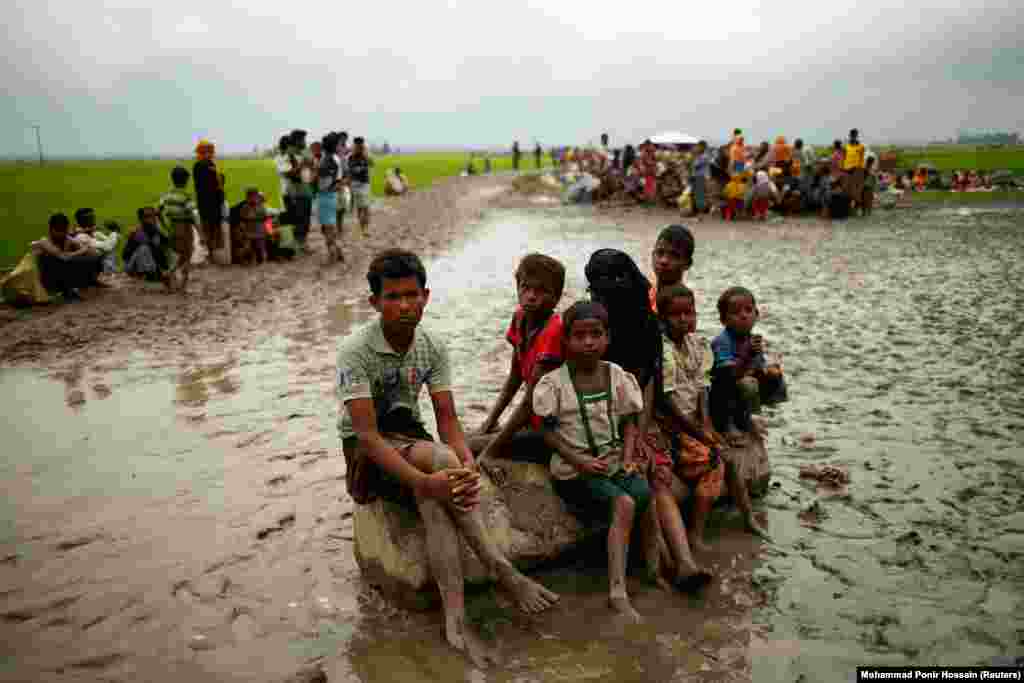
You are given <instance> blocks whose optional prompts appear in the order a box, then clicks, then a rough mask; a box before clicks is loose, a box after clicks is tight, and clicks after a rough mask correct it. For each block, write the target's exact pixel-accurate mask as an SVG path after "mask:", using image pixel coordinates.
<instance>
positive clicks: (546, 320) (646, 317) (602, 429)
mask: <svg viewBox="0 0 1024 683" xmlns="http://www.w3.org/2000/svg"><path fill="white" fill-rule="evenodd" d="M694 247H695V243H694V237H693V234H692V232H691V231H690V230H689V229H687V228H686V227H685V226H683V225H670V226H668V227H666V228H665V229H664V230H662V231H661V233H660V234H659V235H658V238H657V241H656V243H655V246H654V249H653V251H652V253H651V255H650V259H651V268H652V270H653V273H654V277H653V281H652V280H651V279H649V278H647V277H646V276H645V275H644V273H643V272H642V271H641V269H640V268H639V267H638V266H637V264H636V262H635V261H634V260H633V258H632V257H631V256H630V255H628V254H627V253H625V252H623V251H620V250H617V249H600V250H598V251H596V252H594V253H593V254H592V255H591V257H590V259H589V261H588V263H587V265H586V268H585V272H584V274H585V277H586V280H587V283H588V289H589V292H590V299H589V300H582V301H577V302H574V303H573V304H572V305H570V306H568V307H567V308H566V309H565V311H564V312H563V313H562V314H561V315H559V314H557V313H555V309H556V308H557V307H558V305H559V303H560V299H561V296H562V292H563V288H564V284H565V267H564V266H563V265H562V264H561V263H560V262H559V261H557V260H556V259H554V258H552V257H550V256H547V255H544V254H538V253H532V254H529V255H527V256H525V257H523V258H522V260H521V261H520V263H519V265H518V268H517V269H516V271H515V275H514V280H515V285H516V287H517V291H518V306H517V307H516V309H515V311H514V312H513V313H512V315H511V317H510V321H509V325H508V329H507V331H506V333H505V339H506V340H507V341H508V343H509V344H510V346H511V347H512V349H511V362H510V366H509V372H508V376H507V378H506V380H505V382H504V385H503V386H502V389H501V391H500V393H499V396H498V398H497V400H496V401H495V403H494V405H493V406H492V407H491V409H490V411H489V413H488V415H487V418H486V419H485V421H484V422H483V424H482V425H481V426H480V428H479V430H478V431H477V432H475V433H473V434H471V435H468V436H467V434H466V433H465V432H464V431H463V428H462V426H461V425H460V423H459V420H458V417H457V416H456V414H455V411H454V407H453V406H454V399H453V397H452V389H451V387H452V373H453V370H454V369H453V368H452V367H451V365H450V360H449V357H448V352H447V350H446V346H445V343H444V341H443V335H439V334H436V333H434V332H432V331H430V330H427V329H424V328H423V327H421V326H419V323H420V320H421V318H422V314H423V309H424V306H425V305H426V303H427V301H428V299H429V295H430V290H429V289H428V288H427V275H426V271H425V269H424V267H423V265H422V263H421V262H420V260H419V258H418V257H417V256H416V255H415V254H412V253H410V252H408V251H404V250H400V249H392V250H388V251H386V252H383V253H381V254H379V255H378V256H377V257H376V258H375V259H374V260H373V262H372V263H371V265H370V267H369V272H368V273H367V280H368V282H369V286H370V301H371V303H372V304H373V306H374V308H375V309H376V310H377V311H378V313H379V317H378V318H377V319H376V320H375V321H372V322H371V323H369V324H368V325H366V326H365V327H364V328H362V329H360V330H358V331H357V332H355V333H353V334H352V335H351V336H349V337H348V338H346V339H345V340H344V341H343V342H342V343H341V345H340V346H339V351H338V370H337V392H338V399H339V412H340V416H339V434H340V438H341V440H342V444H343V451H344V454H345V457H346V460H347V467H348V473H349V474H348V476H347V479H346V482H347V487H348V491H349V493H350V494H351V496H352V497H353V499H354V500H355V501H356V502H357V503H358V504H367V503H370V502H372V501H374V500H376V499H377V498H383V499H384V500H389V501H392V502H394V503H397V504H399V505H404V506H409V507H412V508H414V509H418V511H419V512H420V514H421V516H422V518H423V521H424V523H425V526H426V543H427V548H428V552H427V557H428V560H429V563H430V570H431V572H432V576H433V578H434V580H435V581H436V582H437V584H438V587H439V588H440V591H441V596H442V599H443V603H444V610H445V616H446V619H445V624H446V632H447V636H448V640H449V642H450V643H452V645H454V646H455V647H457V648H459V649H465V650H468V651H469V653H470V655H471V656H474V658H475V654H474V648H476V647H478V646H479V643H478V642H477V641H476V640H475V638H474V637H473V636H472V634H470V633H469V631H468V628H467V626H466V623H465V616H464V603H463V576H464V574H463V570H462V566H461V559H460V557H461V555H460V552H459V542H458V536H459V535H460V534H461V535H462V536H463V537H465V539H466V541H467V542H468V543H469V544H470V546H471V547H473V549H474V550H475V551H476V554H477V556H478V557H479V558H480V559H481V560H482V561H483V562H484V563H485V564H486V565H487V566H488V569H489V570H491V573H492V575H494V576H497V577H498V580H499V581H500V582H502V583H503V584H505V585H506V587H508V588H510V589H511V590H512V591H513V593H514V594H516V595H518V596H520V606H521V607H523V608H524V609H527V610H528V611H532V610H537V609H543V608H545V607H547V606H549V605H550V604H552V603H553V602H554V601H555V600H556V599H557V596H555V595H553V594H551V593H550V591H546V590H545V589H543V588H541V587H539V586H537V585H536V584H533V583H532V582H529V580H527V579H525V577H522V576H521V575H519V574H518V572H515V570H514V569H513V568H512V567H511V564H510V563H509V561H508V559H507V558H505V557H504V556H502V555H501V553H500V552H498V551H497V549H496V548H495V546H494V544H493V542H492V541H491V540H490V538H489V536H488V534H487V530H486V527H485V526H484V524H483V520H482V519H481V518H480V516H479V511H478V510H479V508H478V504H479V502H480V490H481V484H480V468H484V469H487V468H488V466H489V464H490V463H493V462H494V459H495V458H515V459H519V458H521V459H525V460H529V461H533V462H537V461H538V458H541V459H542V461H544V462H547V463H549V469H550V475H551V478H552V485H553V487H554V489H555V491H556V492H557V494H558V495H559V496H560V497H561V498H562V499H563V500H564V502H565V504H566V506H567V507H568V509H570V510H571V511H572V512H573V513H574V514H576V515H579V516H580V517H581V518H584V519H585V520H588V521H591V522H593V521H598V522H604V523H606V524H607V525H608V532H607V553H608V574H609V604H610V606H611V607H612V608H613V610H615V611H616V612H618V613H619V614H622V615H624V616H625V617H627V618H628V619H630V620H639V619H640V616H639V614H637V612H636V610H635V609H634V608H633V606H632V604H631V601H630V599H629V594H628V591H627V587H626V568H627V557H628V547H629V544H630V539H631V538H636V537H637V536H639V537H640V539H641V541H640V543H641V546H642V547H643V548H644V549H645V551H644V555H645V562H646V568H647V572H648V577H649V578H650V579H651V580H652V582H654V583H657V584H658V585H659V586H661V587H662V588H664V589H667V590H672V589H677V590H679V591H682V592H685V593H695V592H698V591H700V590H702V588H703V587H704V586H706V585H707V584H708V583H709V582H711V581H712V580H713V578H714V577H713V575H712V573H711V572H710V571H709V570H708V569H707V568H706V567H703V566H702V565H701V564H700V562H699V558H700V555H701V554H702V553H704V552H706V551H707V550H708V545H707V540H706V538H705V536H704V527H705V522H706V520H707V517H708V513H709V511H710V509H711V506H712V504H713V503H714V501H715V500H716V499H717V498H719V497H720V496H722V495H723V494H725V493H728V494H729V495H730V496H731V498H732V499H733V500H734V501H735V502H736V504H737V506H738V507H739V509H740V510H741V511H742V513H743V519H744V523H745V526H746V528H747V529H748V530H749V531H750V532H751V533H754V534H756V535H759V536H763V537H767V533H766V531H765V529H764V528H763V527H762V525H761V523H760V522H759V520H758V519H757V517H756V516H755V514H754V512H753V509H752V506H751V502H750V494H749V491H748V489H747V483H746V481H745V480H744V479H743V477H742V476H741V473H740V471H739V468H738V465H739V463H738V462H736V459H737V458H738V457H741V456H739V455H738V453H740V452H741V449H742V447H743V446H744V444H748V443H749V441H750V440H751V439H753V438H760V433H761V431H762V430H763V423H762V422H761V421H760V419H759V418H757V417H756V413H758V412H759V411H760V406H761V404H762V403H763V402H766V401H777V400H782V399H784V397H785V382H784V378H783V373H782V368H781V366H780V364H778V363H774V362H771V361H770V360H769V357H768V356H767V355H766V348H767V346H766V343H765V341H764V340H763V339H762V337H761V336H760V335H758V334H756V332H755V331H754V330H755V326H756V324H757V321H758V317H759V314H758V307H757V299H756V297H755V295H754V293H753V292H751V291H749V290H747V289H745V288H743V287H738V286H731V287H728V288H725V289H724V290H723V291H722V294H721V296H720V297H719V299H718V313H719V318H720V321H721V323H722V331H721V333H720V334H719V335H718V336H717V337H715V339H714V340H712V341H711V342H710V343H709V342H708V341H707V340H706V339H704V338H703V337H701V336H699V335H698V334H697V333H696V327H697V313H696V310H697V304H698V302H697V301H696V295H695V294H694V292H693V291H692V290H690V289H689V288H688V287H687V286H686V284H685V277H686V273H687V271H688V270H689V269H690V268H691V267H692V265H693V255H694ZM424 385H426V386H427V390H428V393H429V395H430V398H431V400H432V402H433V407H434V411H435V414H436V417H437V424H438V434H439V436H440V439H441V442H442V443H435V442H434V441H433V438H432V437H431V435H430V434H429V433H428V432H427V431H426V429H425V428H424V426H423V422H422V419H421V414H420V411H419V408H418V405H419V404H418V397H419V395H420V393H421V391H422V389H423V386H424ZM523 386H525V396H524V398H523V400H522V402H521V403H519V404H518V406H517V407H516V408H515V409H514V410H513V411H511V413H510V414H508V415H507V417H506V419H505V421H504V422H501V417H502V415H505V414H506V411H507V410H508V408H509V406H510V404H511V403H512V400H513V398H514V397H515V396H516V394H517V392H518V391H519V389H520V388H521V387H523ZM499 485H500V483H499ZM684 499H685V500H687V501H688V502H687V505H685V506H683V507H687V508H688V509H687V513H686V514H684V513H683V508H682V507H681V501H683V500H684ZM659 538H660V539H662V541H660V542H659ZM659 548H666V549H667V553H664V552H660V551H659Z"/></svg>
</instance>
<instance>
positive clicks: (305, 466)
mask: <svg viewBox="0 0 1024 683" xmlns="http://www.w3.org/2000/svg"><path fill="white" fill-rule="evenodd" d="M326 458H327V454H326V453H324V454H322V455H314V456H313V457H312V458H309V459H308V460H303V461H302V462H301V463H299V466H300V467H302V469H308V468H310V467H312V466H313V465H315V464H317V463H318V462H320V461H321V460H325V459H326Z"/></svg>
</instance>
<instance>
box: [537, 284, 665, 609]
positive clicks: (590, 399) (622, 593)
mask: <svg viewBox="0 0 1024 683" xmlns="http://www.w3.org/2000/svg"><path fill="white" fill-rule="evenodd" d="M562 330H563V332H562V334H563V339H564V340H565V351H566V361H565V364H564V365H562V367H561V368H559V369H558V370H557V371H555V372H550V373H548V374H547V375H544V377H542V378H541V379H540V381H539V382H538V383H537V386H536V388H535V389H534V393H533V411H534V413H536V414H537V415H539V416H540V417H541V418H542V420H543V423H544V440H545V443H547V444H548V446H549V447H550V448H551V449H552V451H554V455H552V457H551V475H552V477H553V478H554V486H555V491H556V492H557V493H558V495H559V496H561V497H562V499H563V500H565V501H566V502H567V503H569V504H570V505H572V506H573V507H574V508H575V509H576V510H577V511H578V512H580V513H581V514H585V515H587V516H588V517H589V516H590V515H600V516H608V517H610V523H611V526H610V527H609V528H608V578H609V597H608V601H609V604H610V605H611V607H612V609H614V610H615V611H617V612H619V613H620V614H623V615H624V616H626V617H628V618H629V619H631V620H634V621H639V619H640V615H639V614H637V612H636V610H634V609H633V606H632V604H630V601H629V596H628V594H627V592H626V560H627V557H628V555H629V550H628V548H629V539H630V535H631V534H632V531H633V523H634V520H635V519H637V518H639V517H640V516H641V515H642V513H643V512H644V510H645V509H646V508H647V506H648V502H649V501H650V495H651V494H650V489H649V488H648V486H647V481H646V479H645V477H644V476H643V475H641V474H639V473H637V472H636V471H635V463H634V462H633V452H634V448H635V446H636V437H637V429H636V418H637V415H638V414H639V413H640V412H641V410H642V409H643V394H642V393H641V391H640V386H639V385H638V384H637V381H636V378H635V377H634V376H633V375H632V374H630V373H628V372H626V371H625V370H623V369H622V368H621V367H619V366H618V365H616V364H615V363H610V362H608V361H603V360H601V357H602V356H603V355H604V353H605V351H606V350H607V349H608V342H609V339H608V312H607V311H606V310H605V308H604V306H602V305H601V304H599V303H594V302H589V301H578V302H576V303H575V304H573V305H572V306H570V307H569V309H568V310H567V311H566V312H565V314H564V316H563V328H562Z"/></svg>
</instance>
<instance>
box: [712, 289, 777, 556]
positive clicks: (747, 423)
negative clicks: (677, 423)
mask: <svg viewBox="0 0 1024 683" xmlns="http://www.w3.org/2000/svg"><path fill="white" fill-rule="evenodd" d="M718 315H719V317H720V319H721V321H722V323H723V324H724V325H725V329H724V330H723V331H722V333H721V334H719V335H718V336H717V337H715V339H714V341H712V342H711V350H712V353H713V354H714V366H713V369H712V373H711V398H710V407H711V419H712V422H713V424H714V426H715V429H716V430H718V431H719V432H721V433H723V434H725V436H726V438H727V439H729V441H730V442H731V443H733V444H736V443H742V442H743V441H745V433H749V432H751V431H752V430H753V424H752V422H751V418H750V416H751V414H752V413H755V412H760V407H761V400H760V397H761V383H762V382H766V381H771V380H776V381H777V380H778V378H779V377H780V376H781V369H780V368H779V367H778V366H771V367H769V366H767V364H766V362H765V357H764V340H763V339H762V338H761V335H757V334H751V332H752V331H753V329H754V325H755V324H756V323H757V319H758V317H759V313H758V310H757V302H756V301H755V299H754V294H753V293H752V292H751V291H750V290H748V289H745V288H743V287H730V288H729V289H727V290H725V292H723V293H722V296H720V297H719V299H718ZM725 460H726V463H725V474H726V480H727V483H728V486H729V493H730V494H731V495H732V497H733V499H734V500H735V501H736V504H737V505H738V506H739V508H740V511H741V512H742V513H743V518H744V521H745V522H746V525H747V528H748V529H749V530H750V531H752V532H753V533H755V534H758V535H760V536H766V535H767V534H766V532H765V531H764V529H762V528H761V526H760V525H759V524H758V523H757V521H756V520H755V519H754V513H753V510H752V508H751V505H750V493H749V492H748V491H747V486H746V482H744V481H743V480H742V478H741V477H740V476H739V472H738V470H737V468H736V463H733V462H731V461H730V460H729V458H725Z"/></svg>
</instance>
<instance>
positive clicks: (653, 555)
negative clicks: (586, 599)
mask: <svg viewBox="0 0 1024 683" xmlns="http://www.w3.org/2000/svg"><path fill="white" fill-rule="evenodd" d="M584 273H585V274H586V277H587V284H588V288H589V290H590V294H591V298H593V299H594V301H597V302H599V303H601V304H603V305H604V307H605V308H606V309H607V310H608V323H609V324H608V329H609V334H610V337H611V339H610V343H609V344H608V350H607V351H606V352H605V360H608V361H611V362H613V363H616V364H617V365H619V366H621V367H622V368H623V369H625V370H626V371H628V372H631V373H633V375H634V376H635V377H636V379H637V382H638V383H639V385H640V388H641V389H643V390H644V413H643V417H642V418H641V420H640V434H641V438H640V439H638V440H637V449H636V451H635V453H636V455H635V457H636V458H637V460H638V462H645V461H646V467H647V471H648V473H649V478H650V480H651V485H652V488H653V490H654V491H655V501H656V503H655V505H651V506H650V507H649V508H648V511H649V512H648V514H649V515H650V516H649V518H648V519H647V520H646V522H645V524H644V527H645V535H646V539H645V543H644V555H645V559H646V562H647V570H648V573H649V574H651V578H652V579H654V580H655V581H657V582H658V583H659V584H662V585H663V582H662V581H661V579H660V573H659V565H660V556H659V555H660V544H659V542H658V541H659V535H660V532H659V522H658V517H659V513H658V511H657V507H658V503H657V501H658V500H659V499H661V505H663V506H669V505H670V506H675V505H676V502H675V498H674V497H673V496H672V493H671V489H672V487H673V479H674V477H673V474H672V459H671V456H670V454H669V453H667V452H664V451H662V450H658V449H655V448H654V446H653V445H652V444H651V442H650V441H649V440H648V439H647V438H646V436H645V435H646V433H647V428H648V426H649V425H650V424H651V421H652V420H653V414H654V411H655V405H654V404H655V403H656V402H657V401H659V400H661V399H662V397H663V396H664V382H663V378H662V363H661V358H662V356H661V354H662V337H661V326H660V324H659V322H658V317H657V315H655V313H654V312H653V311H652V310H651V306H650V299H649V293H648V292H649V290H650V287H651V284H650V282H649V281H648V280H647V278H646V277H645V276H644V274H643V273H642V272H641V271H640V268H639V267H638V266H637V265H636V262H635V261H634V260H633V259H632V258H631V257H630V256H629V254H626V253H625V252H622V251H619V250H618V249H599V250H598V251H595V252H594V253H593V254H591V256H590V260H589V261H588V262H587V265H586V268H585V269H584ZM678 514H679V513H678V509H677V510H676V511H675V519H676V520H677V521H678V519H679V517H678ZM676 526H677V527H678V526H681V521H679V523H678V524H677V525H676ZM666 541H668V542H669V544H670V545H673V546H679V547H673V548H672V553H671V554H672V555H673V556H674V557H673V558H672V561H673V562H675V563H676V564H677V566H676V567H675V577H674V579H673V582H672V583H673V584H674V585H675V586H676V587H677V588H679V589H680V590H682V591H685V592H695V591H698V590H700V589H701V588H703V587H704V586H705V585H707V583H708V582H709V581H710V580H711V574H710V573H709V572H707V571H705V570H703V569H701V568H699V567H697V565H696V564H694V561H693V557H692V555H691V553H690V549H689V546H688V544H687V540H686V537H685V531H683V530H682V529H678V528H677V529H676V533H674V534H668V537H667V538H666ZM676 557H678V558H681V560H682V561H681V562H680V561H679V560H677V559H676Z"/></svg>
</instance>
